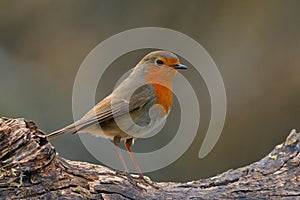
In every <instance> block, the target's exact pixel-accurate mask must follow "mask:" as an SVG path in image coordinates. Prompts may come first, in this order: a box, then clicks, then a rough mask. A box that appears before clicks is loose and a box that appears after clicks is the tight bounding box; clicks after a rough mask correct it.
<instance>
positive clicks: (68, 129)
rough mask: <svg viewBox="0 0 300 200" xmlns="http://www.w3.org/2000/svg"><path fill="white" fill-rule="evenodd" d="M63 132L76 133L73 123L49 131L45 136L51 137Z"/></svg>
mask: <svg viewBox="0 0 300 200" xmlns="http://www.w3.org/2000/svg"><path fill="white" fill-rule="evenodd" d="M65 133H73V134H74V133H77V129H76V126H75V125H74V124H71V125H69V126H67V127H65V128H62V129H59V130H57V131H54V132H53V133H50V134H49V135H47V138H48V139H52V138H54V137H56V136H59V135H62V134H65Z"/></svg>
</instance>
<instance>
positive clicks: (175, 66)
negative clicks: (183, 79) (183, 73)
mask: <svg viewBox="0 0 300 200" xmlns="http://www.w3.org/2000/svg"><path fill="white" fill-rule="evenodd" d="M173 67H174V69H187V68H188V67H187V66H185V65H183V64H180V63H179V64H176V65H174V66H173Z"/></svg>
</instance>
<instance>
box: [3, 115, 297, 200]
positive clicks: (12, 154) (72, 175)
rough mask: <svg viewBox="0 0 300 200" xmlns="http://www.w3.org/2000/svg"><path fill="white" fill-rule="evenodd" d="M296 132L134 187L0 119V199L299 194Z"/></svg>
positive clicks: (27, 124)
mask: <svg viewBox="0 0 300 200" xmlns="http://www.w3.org/2000/svg"><path fill="white" fill-rule="evenodd" d="M299 138H300V134H298V133H296V132H295V131H294V130H293V131H292V132H291V133H290V135H289V136H288V138H287V139H286V141H285V142H284V143H283V144H280V145H277V146H276V147H275V149H274V150H273V151H272V152H271V153H270V154H269V155H267V156H266V157H265V158H263V159H262V160H260V161H258V162H255V163H253V164H250V165H248V166H246V167H242V168H239V169H235V170H228V171H227V172H225V173H222V174H220V175H218V176H215V177H212V178H208V179H201V180H195V181H192V182H188V183H174V182H160V183H156V184H157V185H158V186H159V189H156V188H154V187H147V191H144V190H140V189H138V188H136V187H133V185H132V184H131V183H130V181H129V180H128V179H127V177H126V176H123V175H120V174H117V173H116V172H115V171H113V170H111V169H109V168H107V167H103V166H100V165H93V164H89V163H86V162H74V161H69V160H66V159H63V158H61V157H59V156H57V155H56V152H55V149H54V147H53V146H52V145H51V144H50V143H49V142H48V141H47V139H46V137H45V134H44V133H43V132H42V131H41V130H39V129H37V127H36V125H35V124H34V123H33V122H31V121H28V120H24V119H8V118H0V161H1V163H0V198H1V199H40V198H44V199H57V198H59V197H61V198H64V199H224V198H225V199H233V198H247V199H261V198H267V199H270V198H275V199H277V198H280V199H282V198H291V199H294V198H296V197H300V183H299V180H300V168H299V163H300V155H299V143H300V139H299Z"/></svg>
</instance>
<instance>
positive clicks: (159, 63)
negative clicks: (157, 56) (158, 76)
mask: <svg viewBox="0 0 300 200" xmlns="http://www.w3.org/2000/svg"><path fill="white" fill-rule="evenodd" d="M155 63H156V64H157V65H158V66H162V65H163V64H164V62H163V61H162V60H156V61H155Z"/></svg>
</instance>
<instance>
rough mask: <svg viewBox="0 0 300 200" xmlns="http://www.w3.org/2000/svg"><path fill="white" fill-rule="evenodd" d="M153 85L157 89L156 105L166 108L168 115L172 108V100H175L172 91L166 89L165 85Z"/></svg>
mask: <svg viewBox="0 0 300 200" xmlns="http://www.w3.org/2000/svg"><path fill="white" fill-rule="evenodd" d="M151 85H152V86H153V87H154V89H155V94H156V97H157V100H156V103H157V104H160V105H161V106H162V107H164V109H165V111H166V113H167V112H168V111H169V110H170V109H171V107H172V100H173V93H172V91H171V90H170V89H169V88H167V87H164V86H163V85H160V84H156V83H151Z"/></svg>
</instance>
